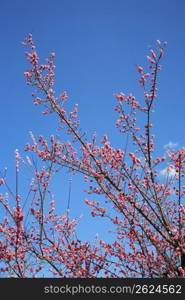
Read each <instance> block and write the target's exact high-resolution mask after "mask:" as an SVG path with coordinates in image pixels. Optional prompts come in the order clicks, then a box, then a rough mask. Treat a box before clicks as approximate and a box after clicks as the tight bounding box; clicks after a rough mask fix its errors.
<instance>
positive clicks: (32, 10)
mask: <svg viewBox="0 0 185 300" xmlns="http://www.w3.org/2000/svg"><path fill="white" fill-rule="evenodd" d="M29 32H31V33H32V34H33V38H34V41H35V43H36V44H37V46H38V52H39V56H40V57H41V58H42V59H44V58H45V57H47V55H48V53H49V52H53V51H54V52H56V55H57V56H56V61H55V64H56V66H57V68H56V75H57V81H56V90H57V92H59V91H64V90H66V91H67V92H68V94H69V96H70V101H71V103H72V104H75V103H78V104H79V116H80V119H81V126H82V128H83V129H85V130H87V131H90V132H93V131H94V130H96V131H97V133H98V134H99V137H101V135H102V134H104V133H107V134H108V135H109V136H110V138H111V139H112V142H113V144H115V145H116V144H120V141H118V140H117V139H119V136H118V135H116V134H115V132H116V131H115V125H114V124H115V120H116V114H115V112H114V111H113V107H114V105H115V99H114V97H113V93H119V92H120V91H122V92H126V93H129V92H132V93H133V94H134V95H135V96H136V98H137V99H138V100H140V99H141V96H142V93H141V90H140V87H139V84H138V81H137V79H138V75H137V72H136V67H135V65H136V64H137V63H138V64H141V65H142V64H143V63H145V58H146V55H147V54H148V53H147V46H148V45H154V44H155V41H156V40H157V39H159V40H162V41H167V43H168V45H167V48H166V53H165V58H164V60H163V63H162V65H163V70H162V72H161V73H160V86H159V87H160V91H159V96H158V100H157V101H158V105H157V107H156V114H155V117H154V120H155V127H154V132H155V134H156V135H157V140H156V142H157V146H158V147H159V152H160V153H161V154H163V151H164V149H163V146H164V145H165V144H167V143H169V142H170V141H172V142H175V143H178V145H179V146H183V145H185V134H184V128H185V117H184V116H185V1H184V0H178V1H177V0H156V1H151V0H93V1H90V0H53V1H48V0H32V1H23V0H15V1H10V0H6V1H5V0H1V1H0V42H1V47H0V53H1V58H0V91H1V92H0V95H1V98H0V101H1V109H0V124H1V126H0V169H3V167H4V166H8V170H9V171H8V175H9V178H10V182H11V184H12V188H13V183H14V175H12V174H13V173H12V171H13V167H12V166H13V162H14V150H15V149H16V148H18V149H19V150H20V152H21V153H23V149H24V145H25V143H26V142H27V141H29V135H28V132H29V130H32V131H33V133H34V134H35V136H37V135H39V134H42V135H44V136H46V137H48V136H49V135H50V134H51V133H53V132H54V130H55V127H56V124H57V123H56V122H55V121H54V119H52V118H50V119H48V117H44V116H41V114H40V112H39V109H38V108H37V107H35V106H33V105H32V97H31V89H30V88H28V87H26V86H25V83H24V82H25V80H24V77H23V72H24V71H25V69H26V67H27V63H26V59H25V57H24V51H25V49H24V48H23V47H22V46H21V41H22V40H23V39H24V37H25V35H26V34H27V33H29ZM52 120H53V121H52ZM51 121H52V122H51ZM65 180H66V179H63V178H62V176H61V178H60V179H58V182H57V184H56V185H55V186H56V187H57V190H56V193H57V194H58V195H59V194H60V195H61V197H60V199H59V198H57V199H56V201H57V203H58V205H59V204H60V201H61V205H62V206H63V207H65V206H66V199H67V190H66V189H65V188H64V185H65V186H66V181H65ZM82 191H83V185H82V184H81V183H80V180H78V179H74V180H73V184H72V195H71V202H72V204H71V205H72V206H71V209H72V214H73V215H74V216H78V215H80V214H81V213H83V214H86V212H87V210H86V208H85V205H84V204H83V198H84V197H85V196H86V195H84V193H83V192H82ZM87 220H88V218H86V217H84V221H83V220H82V225H81V235H82V236H83V237H84V238H86V237H89V236H90V235H89V234H90V231H89V229H88V230H86V229H85V228H86V222H87ZM100 221H101V220H100ZM93 222H94V220H93V219H89V225H90V226H91V225H92V226H91V229H92V236H93V235H94V234H95V233H96V232H97V231H98V228H99V224H100V223H98V222H97V220H95V223H93ZM94 224H97V226H95V225H94ZM105 227H106V226H104V229H105ZM101 237H102V236H101Z"/></svg>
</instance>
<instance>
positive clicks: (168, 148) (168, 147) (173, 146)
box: [164, 141, 178, 150]
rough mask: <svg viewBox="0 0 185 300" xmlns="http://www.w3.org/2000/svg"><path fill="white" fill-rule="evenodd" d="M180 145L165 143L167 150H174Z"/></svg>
mask: <svg viewBox="0 0 185 300" xmlns="http://www.w3.org/2000/svg"><path fill="white" fill-rule="evenodd" d="M177 146H178V143H174V142H171V141H170V142H169V143H168V144H166V145H164V149H165V150H174V149H175V148H176V147H177Z"/></svg>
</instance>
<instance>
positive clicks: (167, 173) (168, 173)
mask: <svg viewBox="0 0 185 300" xmlns="http://www.w3.org/2000/svg"><path fill="white" fill-rule="evenodd" d="M160 174H161V175H162V176H163V177H174V176H175V174H176V171H175V167H170V168H169V167H167V168H164V169H163V170H161V171H160Z"/></svg>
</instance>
